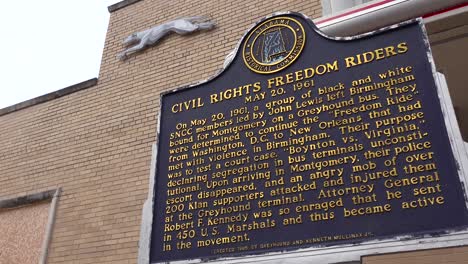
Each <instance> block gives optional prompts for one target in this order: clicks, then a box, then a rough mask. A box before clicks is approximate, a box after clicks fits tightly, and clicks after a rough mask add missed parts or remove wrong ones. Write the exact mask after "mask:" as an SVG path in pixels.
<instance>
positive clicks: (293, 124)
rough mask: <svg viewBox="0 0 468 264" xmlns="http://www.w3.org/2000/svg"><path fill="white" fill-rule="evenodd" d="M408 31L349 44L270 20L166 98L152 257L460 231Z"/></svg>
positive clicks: (449, 160)
mask: <svg viewBox="0 0 468 264" xmlns="http://www.w3.org/2000/svg"><path fill="white" fill-rule="evenodd" d="M428 54H429V48H428V46H427V42H426V37H425V35H424V32H423V30H422V27H421V25H420V23H419V22H418V21H415V22H412V23H406V24H403V25H400V26H399V27H397V28H393V29H387V30H382V31H380V32H376V33H373V34H369V35H364V36H360V37H356V38H349V39H332V38H329V37H326V36H324V35H323V34H320V33H318V31H317V29H316V27H315V26H314V25H313V24H312V22H311V21H310V20H307V19H305V18H303V16H302V15H300V14H287V15H279V16H274V17H271V18H268V19H266V20H263V21H262V22H260V23H259V24H258V25H257V26H256V27H254V28H253V29H252V30H251V31H250V32H249V33H248V34H247V35H246V37H245V38H244V39H243V40H242V42H241V44H240V45H239V50H238V51H237V55H236V57H235V58H234V60H233V61H232V63H231V64H230V65H229V67H228V68H227V69H225V70H224V71H223V72H222V73H221V74H220V75H218V76H216V77H215V78H213V79H212V80H210V81H208V82H205V83H203V84H200V85H197V86H195V87H190V88H184V89H179V90H177V91H174V92H170V93H167V94H165V95H163V96H162V105H161V119H160V134H159V146H158V158H157V168H156V169H157V173H156V186H155V203H154V219H153V230H152V238H151V261H152V262H163V261H171V260H182V259H210V258H219V257H228V256H239V255H251V254H260V253H265V252H270V251H281V250H294V249H298V248H304V247H314V246H328V245H336V244H350V243H358V242H362V241H367V240H373V239H381V238H391V237H395V236H398V235H404V234H405V235H420V234H425V233H437V232H443V231H445V230H449V229H453V228H457V227H461V226H464V225H465V224H466V223H467V214H466V207H465V201H464V194H463V191H462V188H461V184H460V180H459V176H458V174H457V168H456V164H455V160H454V157H453V155H452V150H451V147H450V143H449V139H448V135H447V131H446V128H445V126H444V120H443V116H442V113H441V110H440V103H439V101H438V95H437V91H436V86H435V83H434V77H433V69H432V68H431V64H430V63H429V61H428Z"/></svg>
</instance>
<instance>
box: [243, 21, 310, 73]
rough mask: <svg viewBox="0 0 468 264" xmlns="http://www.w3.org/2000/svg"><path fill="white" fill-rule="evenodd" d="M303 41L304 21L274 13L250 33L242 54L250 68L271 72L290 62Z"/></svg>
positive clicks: (297, 55)
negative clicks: (276, 15) (274, 15)
mask: <svg viewBox="0 0 468 264" xmlns="http://www.w3.org/2000/svg"><path fill="white" fill-rule="evenodd" d="M304 44H305V33H304V28H303V27H302V25H301V23H299V22H298V21H297V20H295V19H292V18H290V17H273V18H270V19H268V20H266V21H264V22H263V23H261V24H259V25H257V26H256V27H255V28H254V29H253V30H252V32H251V33H250V34H249V35H248V36H247V40H246V41H245V43H244V47H243V50H242V56H243V58H244V62H245V65H247V67H249V69H251V70H252V71H254V72H257V73H261V74H268V73H273V72H277V71H281V70H282V69H284V68H286V67H288V66H289V65H291V63H293V62H294V61H295V60H296V59H297V58H298V57H299V55H300V54H301V51H302V48H304Z"/></svg>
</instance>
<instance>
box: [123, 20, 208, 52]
mask: <svg viewBox="0 0 468 264" xmlns="http://www.w3.org/2000/svg"><path fill="white" fill-rule="evenodd" d="M215 25H216V24H215V23H214V22H213V21H210V19H209V18H207V17H204V16H194V17H185V18H179V19H176V20H173V21H170V22H166V23H163V24H160V25H157V26H154V27H152V28H150V29H147V30H144V31H141V32H137V33H133V34H131V35H130V36H128V37H127V38H126V39H125V40H124V41H123V44H124V45H125V46H131V45H135V46H133V47H131V48H128V49H126V50H125V51H123V52H122V53H120V54H119V55H118V56H117V57H118V58H119V59H120V60H125V59H127V58H128V55H130V54H133V53H135V52H138V51H141V50H143V49H145V48H147V47H149V46H151V45H154V44H155V43H157V42H158V41H159V40H160V39H161V38H162V37H164V36H165V35H167V34H169V33H170V32H175V33H177V34H180V35H185V34H188V33H192V32H194V31H197V30H210V29H212V28H214V27H215Z"/></svg>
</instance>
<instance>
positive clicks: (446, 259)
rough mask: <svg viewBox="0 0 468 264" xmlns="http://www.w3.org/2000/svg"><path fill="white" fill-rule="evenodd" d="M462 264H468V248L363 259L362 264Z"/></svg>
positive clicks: (421, 251) (422, 251)
mask: <svg viewBox="0 0 468 264" xmlns="http://www.w3.org/2000/svg"><path fill="white" fill-rule="evenodd" d="M395 263H398V264H455V263H457V264H462V263H468V247H453V248H443V249H435V250H420V251H413V252H406V253H398V254H385V255H376V256H368V257H363V258H362V264H395Z"/></svg>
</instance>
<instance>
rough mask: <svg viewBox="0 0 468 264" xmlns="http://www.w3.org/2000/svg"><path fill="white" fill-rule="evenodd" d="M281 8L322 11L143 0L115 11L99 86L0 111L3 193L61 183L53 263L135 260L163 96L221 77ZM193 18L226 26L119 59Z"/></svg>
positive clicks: (306, 9) (274, 1)
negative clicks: (139, 34) (165, 28)
mask: <svg viewBox="0 0 468 264" xmlns="http://www.w3.org/2000/svg"><path fill="white" fill-rule="evenodd" d="M280 10H291V11H298V12H303V13H305V14H306V15H308V16H311V17H318V16H320V13H321V7H320V4H319V1H318V0H309V1H304V0H294V1H284V0H268V1H242V0H239V1H182V0H174V1H162V0H157V1H156V0H155V1H151V0H145V1H141V2H138V3H135V4H133V5H130V6H128V7H125V8H123V9H120V10H118V11H116V12H114V13H112V14H111V18H110V24H109V30H108V33H107V37H106V44H105V49H104V55H103V58H102V65H101V71H100V76H99V83H98V85H97V86H95V87H92V88H89V89H87V90H83V91H80V92H76V93H73V94H71V95H68V96H65V97H62V98H59V99H55V100H52V101H49V102H47V103H43V104H40V105H36V106H33V107H30V108H26V109H24V110H21V111H17V112H13V113H10V114H7V115H4V116H0V135H1V136H0V146H1V148H0V186H1V188H0V198H11V197H16V196H22V195H26V194H31V193H37V192H40V191H44V190H50V189H54V188H57V187H62V188H63V193H62V196H61V198H60V201H59V207H58V210H57V221H56V225H55V228H54V233H53V239H52V244H51V251H50V255H49V263H51V264H55V263H67V264H75V263H101V264H104V263H113V264H118V263H136V259H137V251H138V239H139V230H140V216H141V208H142V204H143V202H144V200H145V198H146V195H147V189H148V173H149V166H150V156H151V144H152V143H153V142H154V141H155V137H156V121H157V115H158V113H157V111H158V107H159V106H158V104H159V93H160V92H161V91H164V90H168V89H170V88H174V87H178V86H181V85H184V84H188V83H193V82H195V81H198V80H201V79H204V78H207V77H209V76H211V75H213V74H214V73H215V72H216V70H217V69H219V68H220V67H221V65H222V63H223V60H224V57H225V56H226V55H227V54H228V53H229V52H230V51H231V50H232V49H233V48H234V47H235V45H236V43H237V41H238V40H239V39H240V37H241V36H242V35H243V34H244V32H245V31H246V30H247V29H248V28H249V27H250V26H251V25H252V24H253V23H254V22H256V21H257V20H259V19H260V18H262V17H264V16H266V15H268V14H271V13H272V12H274V11H280ZM191 15H210V16H211V17H213V18H214V19H215V20H216V21H217V23H218V27H217V28H216V29H215V30H213V31H210V32H204V33H198V34H195V35H192V36H190V37H182V36H177V35H173V36H170V37H167V38H165V39H164V40H163V41H162V42H161V43H160V45H158V46H156V47H153V48H150V49H148V50H147V51H145V52H143V53H141V54H138V55H137V56H133V57H131V58H130V59H128V60H127V61H125V62H120V61H118V60H117V59H116V55H117V53H118V52H120V51H122V49H123V46H122V45H121V41H122V39H123V38H124V37H126V36H127V35H128V34H130V33H132V32H135V31H139V30H142V29H146V28H148V27H150V26H152V25H155V24H157V23H160V22H163V21H167V20H170V19H173V18H176V17H181V16H191ZM70 52H75V51H73V50H70ZM25 77H27V76H25ZM51 78H53V76H51Z"/></svg>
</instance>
